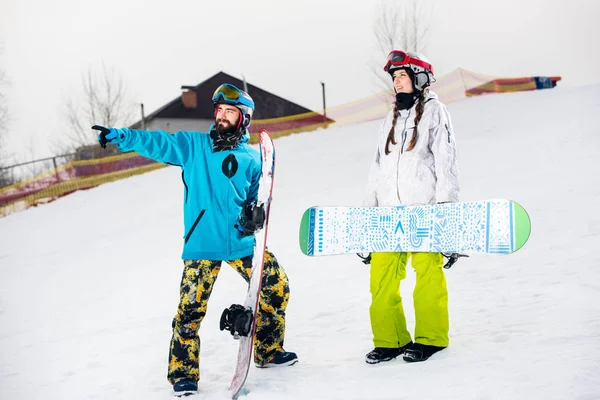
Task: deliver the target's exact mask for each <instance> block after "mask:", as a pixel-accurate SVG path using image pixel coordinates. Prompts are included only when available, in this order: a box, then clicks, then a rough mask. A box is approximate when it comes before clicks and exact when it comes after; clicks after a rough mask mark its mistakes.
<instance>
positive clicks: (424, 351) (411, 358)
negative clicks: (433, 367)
mask: <svg viewBox="0 0 600 400" xmlns="http://www.w3.org/2000/svg"><path fill="white" fill-rule="evenodd" d="M444 349H445V347H439V346H431V345H428V344H421V343H415V344H413V345H412V347H411V348H410V349H407V350H406V352H405V354H404V357H402V358H403V359H404V361H406V362H420V361H425V360H427V359H428V358H429V357H431V356H432V355H433V354H435V353H437V352H438V351H440V350H444Z"/></svg>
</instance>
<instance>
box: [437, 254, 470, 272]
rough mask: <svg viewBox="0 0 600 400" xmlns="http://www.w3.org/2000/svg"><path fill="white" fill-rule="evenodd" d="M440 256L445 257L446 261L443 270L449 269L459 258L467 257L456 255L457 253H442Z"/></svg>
mask: <svg viewBox="0 0 600 400" xmlns="http://www.w3.org/2000/svg"><path fill="white" fill-rule="evenodd" d="M442 256H444V257H446V258H447V259H448V261H447V262H446V264H444V268H445V269H450V267H452V266H453V265H454V263H456V262H457V261H458V259H459V258H461V257H469V256H468V255H466V254H458V253H442Z"/></svg>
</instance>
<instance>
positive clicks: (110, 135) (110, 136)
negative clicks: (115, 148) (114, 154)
mask: <svg viewBox="0 0 600 400" xmlns="http://www.w3.org/2000/svg"><path fill="white" fill-rule="evenodd" d="M92 129H94V130H96V131H100V133H99V134H98V142H99V143H100V146H101V147H102V148H103V149H105V148H106V143H110V142H113V143H116V142H117V141H120V140H117V139H119V137H118V136H119V135H118V134H117V130H116V129H112V128H106V127H104V126H100V125H94V126H92ZM121 139H123V138H121Z"/></svg>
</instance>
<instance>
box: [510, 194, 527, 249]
mask: <svg viewBox="0 0 600 400" xmlns="http://www.w3.org/2000/svg"><path fill="white" fill-rule="evenodd" d="M512 203H513V209H514V215H515V250H514V251H517V250H519V249H520V248H521V247H523V246H524V245H525V243H526V242H527V240H529V235H530V234H531V220H530V219H529V214H527V211H525V209H524V208H523V206H521V205H520V204H519V203H517V202H514V201H513V202H512Z"/></svg>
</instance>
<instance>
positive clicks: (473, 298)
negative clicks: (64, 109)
mask: <svg viewBox="0 0 600 400" xmlns="http://www.w3.org/2000/svg"><path fill="white" fill-rule="evenodd" d="M448 108H449V110H450V112H451V115H452V119H453V123H454V128H455V132H456V136H457V142H458V151H459V153H458V159H459V169H460V174H461V200H463V201H467V200H479V199H487V198H509V199H513V200H516V201H518V202H519V203H520V204H522V205H523V206H524V207H525V209H526V210H527V211H528V212H529V215H530V217H531V221H532V234H531V237H530V239H529V242H528V243H527V244H526V245H525V247H524V248H523V249H521V250H519V251H518V252H516V253H514V254H511V255H508V256H499V255H498V256H495V255H471V257H470V258H468V259H461V260H460V261H459V262H458V263H457V264H455V266H454V267H452V269H450V270H448V271H447V274H446V276H447V280H448V288H449V292H450V299H449V302H450V305H449V306H450V318H451V321H450V322H451V330H450V346H449V347H448V349H446V350H444V351H442V352H440V353H438V354H436V355H435V356H433V357H432V358H431V359H430V360H428V361H427V362H424V363H416V364H409V363H405V362H404V361H402V359H397V360H394V361H392V362H389V363H383V364H380V365H367V364H366V363H365V362H364V355H365V354H366V353H367V352H368V351H370V350H371V349H372V335H371V331H370V325H369V313H368V308H369V303H370V295H369V270H368V267H367V266H365V265H363V264H362V263H361V261H360V259H359V258H358V257H357V256H355V255H347V256H331V257H316V258H309V257H306V256H304V255H303V254H302V253H301V252H300V250H299V246H298V232H297V230H298V225H299V222H300V218H301V216H302V213H303V211H304V210H305V209H306V208H307V207H310V206H313V205H358V204H360V202H361V200H362V192H363V189H364V185H365V183H366V178H367V172H368V171H367V170H368V167H369V165H370V161H371V158H372V155H373V152H374V146H375V135H376V131H377V129H378V127H379V125H380V121H373V122H368V123H363V124H357V125H351V126H345V127H341V128H330V129H327V130H319V131H315V132H310V133H303V134H298V135H294V136H290V137H284V138H279V139H276V140H275V148H276V152H277V166H276V173H275V189H274V193H273V196H274V201H273V205H272V214H271V219H272V225H270V227H269V240H268V243H269V248H270V249H271V250H272V251H273V252H274V253H275V254H276V256H277V258H278V259H279V261H280V262H281V264H282V265H283V266H284V268H285V269H286V271H287V273H288V275H289V278H290V285H291V299H290V304H289V307H288V313H287V334H286V342H285V348H286V350H289V351H295V352H297V353H298V356H299V358H300V362H299V363H298V364H296V365H294V366H293V367H286V368H280V369H258V368H255V367H254V366H252V367H251V369H250V373H249V376H248V380H247V381H246V385H245V388H244V390H243V391H242V395H241V396H240V398H241V399H249V400H250V399H252V400H255V399H415V400H416V399H418V400H422V399H486V400H487V399H489V400H491V399H528V400H529V399H577V400H592V399H598V398H600V373H599V372H598V371H600V352H599V351H598V348H597V346H598V344H599V343H600V267H599V265H598V264H599V261H600V252H599V251H598V250H599V248H600V211H599V208H598V203H599V202H600V178H599V171H598V161H597V160H598V152H599V150H600V136H599V135H598V130H597V124H596V117H595V115H596V114H597V110H598V109H599V108H600V85H590V86H581V87H576V88H572V87H571V88H562V87H560V85H559V86H558V87H556V88H554V89H552V90H542V91H533V92H521V93H513V94H502V95H489V96H484V97H476V98H468V99H465V100H462V101H460V102H456V103H451V104H449V105H448ZM182 194H183V185H182V183H181V180H180V171H179V169H178V168H176V167H168V168H163V169H160V170H157V171H154V172H151V173H147V174H145V175H141V176H136V177H132V178H129V179H125V180H121V181H118V182H114V183H109V184H105V185H102V186H100V187H98V188H95V189H92V190H87V191H81V192H77V193H74V194H72V195H69V196H66V197H64V198H62V199H60V200H58V201H55V202H53V203H50V204H46V205H43V206H39V207H37V208H33V209H29V210H26V211H22V212H19V213H15V214H13V215H9V216H8V217H5V218H2V219H0V243H1V244H0V399H16V400H20V399H47V400H49V399H61V400H62V399H81V398H86V399H145V400H146V399H149V400H150V399H169V398H172V391H171V387H170V385H169V383H168V382H167V380H166V373H167V354H168V344H169V340H170V335H171V320H172V318H173V316H174V315H175V311H176V306H177V302H178V293H179V281H180V279H181V272H182V266H183V264H182V262H181V260H180V251H181V246H182V242H183V241H182V237H183V227H182V215H181V212H182V207H181V206H182ZM414 279H415V277H414V272H413V270H412V269H411V268H409V269H408V276H407V278H406V280H405V281H404V282H403V283H402V294H403V299H404V303H405V310H406V314H407V318H408V323H409V326H411V327H412V326H413V325H414V312H413V309H412V296H411V293H412V288H413V287H414ZM244 296H245V283H244V281H243V280H242V278H241V277H239V276H237V275H236V274H235V272H233V270H232V269H230V268H228V267H226V266H224V267H223V268H222V270H221V273H220V276H219V279H218V280H217V282H216V284H215V289H214V292H213V295H212V297H211V300H210V302H209V308H208V313H207V315H206V318H205V320H204V322H203V324H202V327H201V330H200V333H201V338H202V348H201V365H200V373H201V381H200V392H199V394H198V395H197V396H195V397H192V398H198V399H225V398H227V392H226V391H227V387H228V386H229V383H230V381H231V378H232V374H233V371H234V369H235V359H236V355H237V347H238V342H237V341H234V340H233V339H232V338H231V335H230V334H229V333H228V332H221V331H219V328H218V325H219V317H220V314H221V312H222V310H223V309H224V308H226V307H228V306H230V305H231V304H232V303H242V302H243V299H244Z"/></svg>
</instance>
